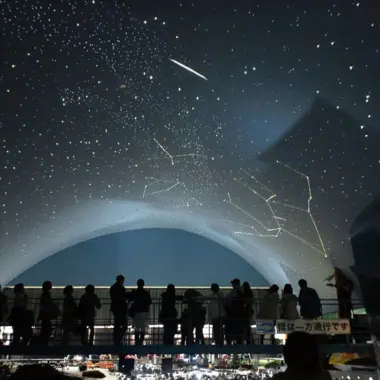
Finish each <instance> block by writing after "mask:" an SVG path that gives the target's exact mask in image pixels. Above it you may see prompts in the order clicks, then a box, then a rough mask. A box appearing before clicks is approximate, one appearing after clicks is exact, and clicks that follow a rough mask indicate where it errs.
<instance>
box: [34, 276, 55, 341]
mask: <svg viewBox="0 0 380 380" xmlns="http://www.w3.org/2000/svg"><path fill="white" fill-rule="evenodd" d="M52 287H53V286H52V283H51V281H45V282H44V283H43V284H42V294H41V298H40V313H39V317H38V320H39V321H41V330H40V337H39V343H40V344H41V345H46V346H47V345H48V344H49V338H50V336H51V333H52V331H53V324H52V320H54V319H57V318H58V317H59V315H60V311H59V308H58V306H57V305H56V304H55V303H54V302H53V299H52V298H51V293H50V292H51V289H52Z"/></svg>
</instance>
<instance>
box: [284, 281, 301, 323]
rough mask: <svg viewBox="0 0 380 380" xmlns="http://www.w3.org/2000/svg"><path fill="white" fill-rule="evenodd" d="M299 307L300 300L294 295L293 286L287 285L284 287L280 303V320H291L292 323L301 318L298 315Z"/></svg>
mask: <svg viewBox="0 0 380 380" xmlns="http://www.w3.org/2000/svg"><path fill="white" fill-rule="evenodd" d="M297 305H298V298H297V296H296V295H295V294H293V287H292V285H290V284H286V285H285V286H284V290H283V292H282V298H281V302H280V310H281V312H280V318H281V319H289V320H291V321H294V320H296V319H298V318H299V317H300V316H299V314H298V310H297Z"/></svg>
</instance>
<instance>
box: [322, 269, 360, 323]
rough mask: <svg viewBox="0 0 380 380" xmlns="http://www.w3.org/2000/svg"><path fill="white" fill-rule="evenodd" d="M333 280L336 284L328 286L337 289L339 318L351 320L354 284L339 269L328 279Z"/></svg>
mask: <svg viewBox="0 0 380 380" xmlns="http://www.w3.org/2000/svg"><path fill="white" fill-rule="evenodd" d="M333 278H334V279H335V284H327V286H332V287H335V288H336V295H337V298H338V314H339V318H341V319H351V318H352V310H353V307H352V300H351V296H352V291H353V289H354V284H353V282H352V281H351V280H350V279H349V278H348V277H347V276H346V275H345V274H344V273H343V272H342V270H341V269H339V268H334V274H333V275H332V276H330V277H329V278H328V281H330V280H332V279H333Z"/></svg>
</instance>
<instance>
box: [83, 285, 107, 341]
mask: <svg viewBox="0 0 380 380" xmlns="http://www.w3.org/2000/svg"><path fill="white" fill-rule="evenodd" d="M101 307H102V305H101V304H100V301H99V298H98V296H97V295H96V294H95V287H94V285H91V284H90V285H87V286H86V288H85V293H84V294H83V295H82V297H81V298H80V301H79V307H78V310H79V317H80V320H81V340H82V344H83V345H89V346H92V345H93V344H94V333H95V331H94V328H95V315H96V309H98V310H99V309H100V308H101ZM88 330H89V332H90V334H89V335H88Z"/></svg>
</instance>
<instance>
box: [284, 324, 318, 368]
mask: <svg viewBox="0 0 380 380" xmlns="http://www.w3.org/2000/svg"><path fill="white" fill-rule="evenodd" d="M284 359H285V363H286V365H287V366H288V368H289V370H293V369H298V370H305V371H307V372H308V373H309V374H312V373H314V372H316V371H318V370H321V368H322V366H321V361H320V356H319V351H318V343H317V341H316V339H315V337H314V335H311V334H308V333H306V332H303V331H296V332H293V333H291V334H289V336H288V338H287V340H286V343H285V346H284Z"/></svg>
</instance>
